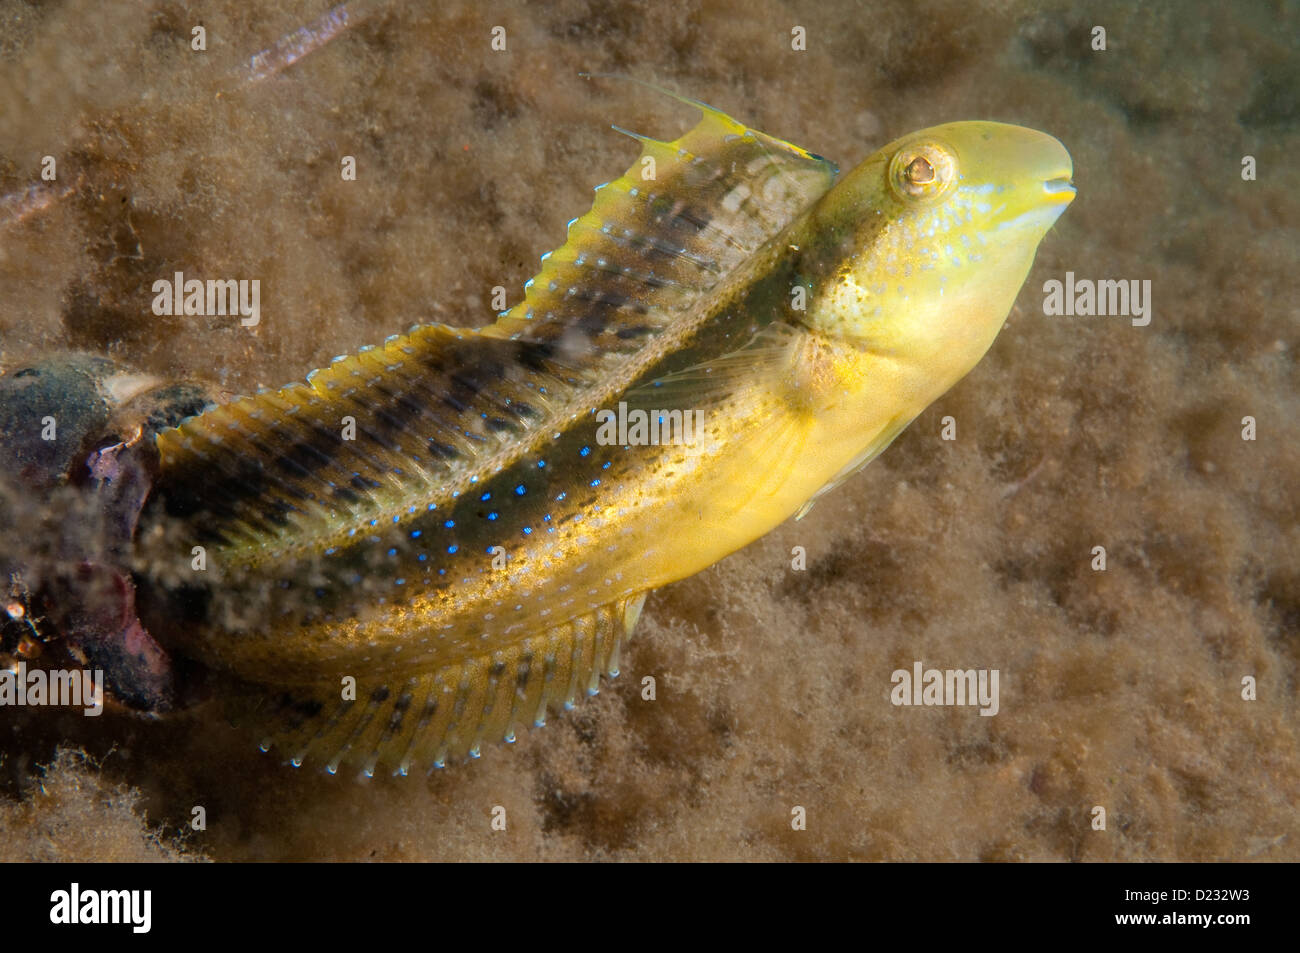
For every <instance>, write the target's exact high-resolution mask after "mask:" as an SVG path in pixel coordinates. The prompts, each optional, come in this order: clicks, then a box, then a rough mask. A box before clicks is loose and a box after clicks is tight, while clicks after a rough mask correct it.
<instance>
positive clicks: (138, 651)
mask: <svg viewBox="0 0 1300 953" xmlns="http://www.w3.org/2000/svg"><path fill="white" fill-rule="evenodd" d="M210 399H211V398H210V394H209V392H208V391H207V390H206V389H205V388H203V387H202V386H200V385H197V384H194V383H190V382H183V381H182V382H175V381H162V380H159V379H157V378H153V377H148V376H145V375H141V374H137V373H134V372H133V371H131V370H129V369H127V368H124V367H121V366H120V365H118V364H115V363H114V362H112V361H109V360H105V359H103V358H99V357H94V356H91V355H83V354H70V355H64V356H60V357H56V358H52V359H49V360H45V361H41V362H39V363H36V364H33V365H30V366H27V367H22V368H18V369H14V370H12V371H10V372H9V373H6V374H4V375H3V376H0V450H2V451H3V453H4V457H5V461H4V462H5V465H4V467H3V468H2V469H0V574H2V575H0V578H3V579H4V580H7V582H8V586H7V588H8V601H7V606H8V608H9V609H11V610H12V611H6V615H5V619H6V623H5V628H4V640H3V644H0V652H2V653H4V655H5V656H7V658H3V659H0V662H4V663H6V664H10V663H11V662H12V660H13V658H14V657H15V656H16V655H17V654H20V653H19V647H20V646H21V647H22V648H23V650H24V653H28V652H30V651H31V650H32V642H33V640H37V641H39V642H40V643H41V645H42V647H47V648H49V649H50V650H51V651H49V652H44V651H41V652H39V654H41V655H42V656H43V657H44V658H43V661H45V660H48V661H50V663H51V664H56V663H57V662H58V661H59V659H60V657H62V658H63V659H64V660H68V659H69V658H70V659H71V660H75V661H76V662H78V663H80V664H82V665H87V666H90V667H92V668H96V669H102V670H103V672H104V680H105V686H106V690H107V692H108V694H109V695H110V699H111V700H114V701H117V702H119V703H121V704H124V705H126V706H127V707H129V708H133V709H136V710H138V711H144V712H160V711H167V710H169V709H171V708H174V707H176V705H177V703H178V698H179V695H178V691H177V687H176V684H175V673H174V671H173V666H172V663H171V660H170V659H169V658H168V656H167V654H166V653H165V652H164V651H163V650H162V649H161V648H160V647H159V646H158V645H157V643H156V642H155V641H154V640H153V638H152V637H151V636H150V635H149V633H148V632H147V631H146V630H145V628H144V626H143V625H141V623H140V621H139V619H138V618H137V616H136V611H135V584H134V582H133V580H132V576H131V566H130V554H131V540H132V537H133V536H134V533H135V527H136V522H137V519H138V517H139V514H140V509H141V507H143V505H144V502H145V500H146V499H147V498H148V496H149V492H150V489H151V488H152V485H153V482H154V477H155V474H156V472H157V453H156V451H155V449H154V437H155V435H156V434H157V433H158V431H159V430H161V429H163V428H166V427H171V426H175V425H176V424H177V423H179V422H180V421H181V420H183V419H184V418H186V417H189V416H192V415H193V414H196V413H198V412H199V411H201V410H202V409H203V408H204V406H205V405H207V404H208V403H210ZM23 657H27V655H26V654H23Z"/></svg>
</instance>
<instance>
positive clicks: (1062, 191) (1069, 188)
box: [1043, 172, 1078, 202]
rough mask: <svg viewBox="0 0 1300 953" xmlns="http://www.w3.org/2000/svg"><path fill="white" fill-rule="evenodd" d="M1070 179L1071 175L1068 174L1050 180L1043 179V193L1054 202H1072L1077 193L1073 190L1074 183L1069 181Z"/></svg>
mask: <svg viewBox="0 0 1300 953" xmlns="http://www.w3.org/2000/svg"><path fill="white" fill-rule="evenodd" d="M1071 179H1072V173H1069V172H1067V173H1065V174H1064V175H1056V176H1053V177H1052V178H1050V179H1044V180H1043V191H1044V192H1046V193H1047V195H1048V196H1049V197H1050V198H1052V199H1053V200H1054V201H1057V202H1071V201H1073V200H1074V196H1075V194H1076V193H1077V191H1078V190H1077V189H1075V187H1074V182H1073V181H1071Z"/></svg>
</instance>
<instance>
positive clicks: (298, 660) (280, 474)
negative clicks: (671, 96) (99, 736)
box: [138, 104, 1074, 773]
mask: <svg viewBox="0 0 1300 953" xmlns="http://www.w3.org/2000/svg"><path fill="white" fill-rule="evenodd" d="M695 105H697V106H699V107H700V108H701V110H702V112H703V119H702V121H701V122H700V123H699V124H698V125H697V126H696V127H695V128H694V129H692V130H691V131H690V132H688V133H687V134H686V135H684V136H683V137H681V138H680V139H678V140H676V141H674V142H658V141H655V140H649V139H644V138H641V137H638V138H639V139H641V142H642V156H641V158H640V160H638V162H637V163H636V164H634V165H633V167H632V168H631V169H630V170H629V172H628V173H627V174H626V175H624V176H623V177H622V178H620V179H617V180H615V181H613V182H610V183H608V184H606V185H605V186H602V187H600V188H598V190H597V198H596V201H595V203H594V205H593V207H592V209H591V211H590V212H589V213H588V214H587V215H585V216H582V217H581V218H578V219H575V220H574V221H573V222H571V223H570V227H569V235H568V240H567V242H566V244H565V245H564V246H563V247H562V248H560V249H558V250H557V251H556V252H554V253H552V254H551V255H548V256H546V257H545V258H544V259H543V262H544V266H543V269H542V271H541V272H540V273H539V274H538V275H537V276H536V277H535V278H534V279H533V280H532V281H530V282H529V283H528V285H527V286H526V295H525V298H524V300H523V301H522V302H521V303H520V304H518V305H517V306H515V307H514V308H512V309H511V310H510V311H508V312H506V313H505V314H504V315H502V317H501V318H500V319H499V320H498V321H497V322H496V323H495V324H493V325H491V326H489V327H487V328H484V329H482V330H480V331H471V330H466V329H454V328H449V327H444V326H439V325H427V326H423V327H417V328H414V329H412V330H411V332H410V333H409V334H407V335H403V336H399V337H395V338H391V339H389V340H388V341H387V342H385V343H384V345H382V346H380V347H377V348H372V349H366V350H363V351H362V352H361V353H359V354H357V355H355V356H352V357H349V358H344V359H340V360H338V361H336V362H335V363H334V364H332V365H331V366H330V367H328V368H325V369H322V370H320V371H317V372H315V373H313V375H311V376H310V377H309V378H308V381H307V382H305V383H302V384H296V385H291V386H290V387H287V388H284V389H282V390H280V391H276V392H267V393H263V394H259V395H257V396H254V397H251V398H245V399H241V400H238V401H235V402H233V403H230V404H227V405H225V406H222V407H217V408H214V409H211V410H209V411H208V412H206V413H204V414H201V415H199V416H197V417H195V418H192V419H190V420H188V421H186V422H184V423H182V424H181V425H180V426H179V427H177V428H175V429H173V430H169V431H164V432H163V433H162V434H160V435H159V438H158V450H159V454H160V474H161V475H160V477H159V486H158V489H157V493H156V496H155V499H154V501H153V504H152V505H151V507H150V508H149V509H148V510H146V513H145V514H144V517H143V519H142V524H141V525H142V529H141V531H140V534H139V540H138V544H139V551H140V553H141V560H142V565H144V566H146V567H147V568H146V569H145V570H142V571H141V573H140V576H141V577H142V578H145V579H147V580H149V582H148V583H146V584H144V585H142V599H141V602H142V609H141V611H142V615H143V617H144V618H145V620H146V622H147V624H148V627H149V629H150V631H151V632H155V633H157V634H158V635H159V637H160V638H164V639H166V641H167V643H168V644H169V645H170V646H172V647H174V648H175V649H176V650H177V651H180V652H182V653H183V654H187V655H192V656H195V657H197V658H199V659H201V660H203V661H205V662H206V663H208V664H209V665H211V666H212V667H214V668H217V669H220V670H223V671H227V672H230V673H232V674H234V675H236V676H237V677H238V678H240V679H241V680H243V681H244V682H246V683H248V684H249V685H251V686H252V691H253V693H254V694H257V693H261V694H265V695H268V696H269V695H275V696H276V697H278V698H279V699H280V707H279V709H278V710H277V713H276V714H275V716H274V718H273V719H272V721H273V722H275V723H276V724H277V727H276V728H275V729H274V730H273V731H272V732H271V734H270V735H269V736H268V739H267V743H268V744H275V745H276V746H278V747H279V748H280V749H281V750H283V751H285V753H286V755H287V756H288V757H289V758H290V759H291V760H292V761H293V762H294V763H301V762H302V761H304V760H311V759H319V760H321V761H324V762H325V763H327V765H328V767H329V768H330V770H331V771H332V770H336V769H337V768H338V766H339V765H341V764H344V763H355V764H358V765H360V766H361V768H362V769H363V770H364V771H365V772H366V773H371V772H373V771H374V770H375V768H376V767H377V766H379V765H383V766H385V767H389V768H392V769H395V770H396V771H397V772H399V773H405V772H406V771H408V770H409V769H410V768H411V767H412V766H415V765H430V764H432V765H441V764H443V763H444V762H445V761H447V760H448V759H454V758H459V757H463V756H464V755H466V754H469V755H476V754H477V753H478V751H479V748H480V746H481V744H482V743H483V742H485V741H494V740H499V739H500V738H503V737H504V738H507V739H511V738H513V735H514V729H515V727H516V726H518V725H525V724H530V723H532V724H539V723H541V722H542V721H543V720H544V719H545V717H546V714H547V712H548V711H552V710H555V709H557V708H561V707H567V706H569V705H571V704H572V703H573V701H574V700H575V698H576V697H577V696H578V695H579V694H581V693H582V692H584V691H587V692H594V691H595V690H596V688H597V686H598V680H599V676H600V675H601V674H602V673H609V672H616V670H617V655H618V647H619V644H620V643H621V641H622V640H623V639H624V638H625V637H626V635H627V634H628V633H629V632H630V631H631V628H632V627H633V626H634V625H635V621H636V616H637V614H638V613H639V611H640V607H641V604H642V601H643V600H644V598H645V594H646V593H647V592H648V591H650V590H652V589H655V588H657V587H659V586H662V585H665V584H667V583H669V582H672V581H675V580H678V579H681V578H684V577H686V576H689V575H692V574H693V573H695V572H698V571H700V570H701V569H703V568H705V567H707V566H709V565H711V564H712V563H714V562H716V561H718V560H719V559H721V558H723V557H724V556H726V555H728V554H729V553H732V552H734V551H735V550H737V549H739V548H741V547H743V546H744V545H746V544H747V543H749V542H751V541H753V540H754V539H756V538H758V537H759V536H762V535H763V534H764V533H766V532H768V531H769V530H771V529H772V528H773V527H775V526H777V525H778V524H780V523H781V522H783V521H784V520H786V519H788V518H789V517H790V516H792V515H796V514H801V513H802V512H803V511H805V510H806V508H807V507H808V506H809V505H810V504H811V501H812V500H813V499H815V498H816V497H817V496H818V495H819V494H820V493H822V492H824V491H825V490H826V489H828V488H829V487H831V486H833V485H835V484H837V483H838V482H840V481H842V480H843V479H845V478H846V477H847V476H848V475H850V474H851V473H852V472H854V471H855V470H857V469H859V468H861V467H862V466H864V465H865V464H866V463H867V462H869V461H870V460H871V459H872V458H873V457H874V456H875V455H876V454H878V453H879V452H880V451H881V450H883V449H884V448H885V447H886V446H888V444H889V442H890V441H891V440H892V439H893V438H894V437H895V436H897V434H898V433H899V432H900V431H901V430H902V429H903V428H904V427H906V426H907V424H908V423H909V422H910V421H911V420H912V419H913V418H914V417H915V416H916V415H917V414H919V413H920V412H921V411H922V410H923V409H924V408H925V407H926V406H927V405H928V404H929V403H931V402H932V401H933V400H934V399H936V398H937V397H938V396H939V395H941V394H942V393H943V392H944V391H946V390H947V389H948V388H949V387H951V386H952V384H953V383H955V382H956V381H957V380H959V379H960V378H961V377H962V376H963V375H964V374H965V373H966V372H967V371H969V370H970V368H971V367H973V366H974V364H975V363H976V362H977V361H978V360H979V358H980V357H981V356H982V355H983V354H984V352H985V351H986V350H987V348H988V347H989V345H990V344H991V342H992V341H993V339H994V337H995V335H996V334H997V331H998V330H999V329H1000V327H1001V325H1002V323H1003V321H1004V320H1005V317H1006V314H1007V312H1008V310H1009V309H1010V307H1011V305H1012V303H1013V301H1014V299H1015V296H1016V294H1017V292H1018V291H1019V289H1020V286H1021V284H1022V283H1023V281H1024V278H1025V276H1026V274H1027V272H1028V269H1029V266H1030V264H1031V263H1032V260H1033V256H1034V253H1035V250H1036V248H1037V245H1038V242H1039V241H1040V239H1041V238H1042V236H1043V235H1044V234H1045V233H1046V231H1047V229H1048V228H1049V227H1050V226H1051V224H1052V223H1053V222H1054V221H1055V219H1056V217H1057V216H1058V215H1059V214H1060V212H1061V211H1062V210H1063V209H1064V207H1065V205H1066V204H1068V202H1069V200H1070V199H1071V198H1072V197H1073V194H1074V190H1073V188H1072V187H1071V186H1070V185H1069V178H1070V175H1071V166H1070V160H1069V156H1068V154H1067V153H1066V151H1065V149H1064V148H1063V147H1062V146H1061V145H1060V144H1059V143H1058V142H1057V141H1056V140H1055V139H1053V138H1051V137H1050V136H1046V135H1044V134H1042V133H1038V132H1034V131H1032V130H1028V129H1023V128H1020V127H1015V126H1006V125H1000V124H995V123H975V122H966V123H953V124H950V125H947V126H940V127H936V128H934V129H930V130H925V131H923V132H919V133H916V134H914V135H912V136H908V137H905V138H903V139H900V140H897V141H895V142H893V143H890V144H889V145H888V146H886V147H884V148H883V149H881V150H880V151H879V152H877V153H875V154H874V155H872V156H871V157H870V158H868V159H867V160H866V161H865V162H863V163H862V164H861V165H860V166H858V167H857V168H856V169H854V170H853V171H852V172H850V173H849V174H848V175H846V176H844V177H843V178H841V179H840V181H838V182H836V181H835V178H836V169H835V167H834V166H833V165H832V164H831V163H829V162H827V161H826V160H825V159H822V158H821V157H819V156H816V155H813V154H811V153H809V152H807V151H805V150H803V149H801V148H799V147H797V146H793V145H791V144H789V143H786V142H782V141H781V140H778V139H775V138H772V137H770V136H767V135H765V134H763V133H760V132H757V131H756V130H753V129H750V128H748V127H746V126H744V125H743V124H741V123H738V122H736V121H735V120H733V119H731V118H730V117H728V116H725V115H724V114H722V113H720V112H718V111H716V110H713V109H711V108H709V107H705V106H703V105H702V104H695ZM647 157H649V158H650V159H651V160H653V162H652V163H650V165H651V166H652V167H653V168H654V170H655V174H654V176H653V177H646V176H645V174H644V170H645V169H646V168H647V163H646V162H645V159H646V158H647ZM196 554H197V555H196ZM349 680H352V685H354V686H355V689H356V690H355V694H354V695H353V696H351V697H349V694H348V690H347V689H348V685H349Z"/></svg>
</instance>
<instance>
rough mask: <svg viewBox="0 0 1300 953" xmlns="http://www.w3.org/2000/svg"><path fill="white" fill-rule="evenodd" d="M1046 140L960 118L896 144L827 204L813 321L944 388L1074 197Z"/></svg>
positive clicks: (976, 348)
mask: <svg viewBox="0 0 1300 953" xmlns="http://www.w3.org/2000/svg"><path fill="white" fill-rule="evenodd" d="M1072 175H1073V166H1072V164H1071V161H1070V155H1069V153H1068V152H1066V150H1065V147H1064V146H1062V145H1061V143H1060V142H1058V141H1057V140H1056V139H1054V138H1053V137H1052V136H1049V135H1047V134H1045V133H1042V132H1037V131H1035V130H1033V129H1026V128H1024V127H1021V126H1013V125H1006V124H1004V123H994V122H957V123H949V124H947V125H942V126H935V127H932V128H930V129H925V130H922V131H920V132H916V133H913V134H911V135H909V136H904V137H903V138H901V139H897V140H895V141H894V142H891V143H890V144H889V145H887V146H885V147H884V148H883V149H881V150H879V151H878V152H876V153H875V154H873V155H872V156H871V157H869V158H868V159H866V160H865V161H864V162H863V163H862V164H861V165H859V166H858V167H857V168H856V169H854V170H853V171H852V172H851V173H849V174H848V175H847V176H846V177H845V178H844V179H843V180H841V182H839V183H838V184H837V185H836V186H835V187H834V188H833V189H831V191H830V192H828V193H827V194H826V196H825V197H824V198H823V199H822V201H821V204H820V207H819V208H818V209H817V210H815V215H816V216H817V217H818V218H819V219H820V220H821V221H820V225H821V228H822V232H821V233H822V234H826V235H832V236H837V244H836V246H835V248H834V249H833V251H832V256H833V261H834V264H833V267H831V268H829V269H827V272H828V277H829V279H830V280H829V281H827V282H823V283H822V288H821V293H820V294H819V295H817V296H816V298H815V300H814V303H813V306H812V307H811V308H810V309H809V311H810V313H809V316H808V321H807V322H806V323H807V324H808V325H810V326H811V327H813V328H814V329H816V330H820V331H822V332H824V333H826V334H828V335H830V336H833V337H834V336H840V337H847V338H850V339H852V340H853V341H854V342H857V343H858V344H860V345H863V346H865V347H867V348H870V349H871V350H873V351H875V352H877V353H879V354H882V355H890V356H893V357H894V358H896V359H898V360H900V361H905V362H913V363H915V364H919V365H922V366H923V367H924V369H925V370H926V371H928V372H929V373H930V374H931V376H932V377H934V379H935V380H936V381H938V382H939V383H941V384H942V389H943V390H946V389H947V387H948V386H951V384H952V383H954V382H955V381H956V380H957V379H959V378H960V377H961V376H963V375H964V374H965V373H966V372H967V371H968V370H970V368H971V367H973V366H974V365H975V363H976V362H977V361H978V360H979V359H980V357H982V356H983V354H984V352H985V351H986V350H987V349H988V347H989V345H991V344H992V342H993V339H994V337H996V335H997V333H998V331H999V330H1000V329H1001V327H1002V324H1003V322H1004V321H1005V320H1006V316H1007V313H1008V312H1009V311H1010V309H1011V306H1012V304H1013V303H1014V301H1015V298H1016V295H1017V293H1018V292H1019V291H1020V287H1021V285H1022V284H1023V283H1024V280H1025V277H1026V276H1027V275H1028V273H1029V267H1030V265H1031V264H1032V263H1033V259H1034V254H1035V252H1036V250H1037V248H1038V244H1039V242H1040V241H1041V240H1042V238H1043V236H1044V235H1045V234H1046V233H1047V231H1048V229H1049V228H1051V226H1052V224H1053V223H1054V222H1055V221H1056V219H1057V218H1058V217H1059V216H1060V214H1061V213H1062V212H1063V211H1064V210H1065V207H1066V206H1067V205H1069V203H1070V201H1071V200H1072V199H1073V198H1074V194H1075V189H1074V186H1073V184H1072V183H1071V181H1070V180H1071V176H1072Z"/></svg>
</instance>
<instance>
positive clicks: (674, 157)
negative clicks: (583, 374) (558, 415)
mask: <svg viewBox="0 0 1300 953" xmlns="http://www.w3.org/2000/svg"><path fill="white" fill-rule="evenodd" d="M669 95H672V94H669ZM674 98H676V99H679V100H680V101H682V102H685V103H688V104H690V105H693V106H695V107H697V108H698V109H699V110H700V111H701V113H702V114H703V115H702V118H701V120H700V122H699V123H698V124H696V125H695V126H694V127H693V128H692V129H691V130H690V131H689V132H687V133H686V134H685V135H683V136H681V137H680V138H679V139H675V140H673V141H672V142H661V141H659V140H656V139H650V138H648V137H645V136H641V135H638V134H636V133H632V132H628V131H627V130H625V129H621V128H620V127H618V126H615V127H614V128H615V129H616V130H618V131H619V132H623V133H624V134H626V135H629V136H631V137H632V138H634V139H636V140H637V141H638V142H640V143H641V155H640V156H639V157H638V158H637V161H636V162H634V163H633V164H632V167H631V168H630V169H628V170H627V172H625V173H624V174H623V175H622V176H621V177H620V178H618V179H614V180H613V181H611V182H606V183H605V184H604V185H600V186H597V187H596V199H595V202H594V203H593V204H592V207H591V210H590V211H589V212H587V214H586V215H583V216H580V217H579V218H575V219H574V220H573V221H571V222H570V223H569V230H568V239H567V241H565V243H564V244H563V245H562V246H561V247H560V248H558V249H557V250H556V251H554V252H552V253H550V254H548V255H545V256H543V259H542V263H543V267H542V270H541V271H540V272H539V273H538V274H537V275H536V277H534V278H533V279H532V280H531V281H529V282H528V284H527V285H525V289H526V290H525V298H524V300H523V301H522V302H521V303H520V304H518V305H516V306H515V307H513V308H511V309H510V310H509V311H508V312H506V313H505V314H504V315H503V316H502V317H501V319H500V320H499V321H498V322H497V323H496V324H495V325H493V326H491V327H490V328H486V329H484V333H485V334H487V335H490V336H493V337H518V338H524V339H528V340H535V341H560V342H563V343H564V345H565V348H564V350H565V352H566V353H572V352H577V353H582V352H586V353H587V354H591V355H597V356H600V357H602V358H603V357H604V356H606V355H608V354H609V353H611V352H614V353H619V352H627V351H631V350H636V349H637V348H638V347H639V346H640V345H641V342H643V340H644V339H645V338H646V337H647V336H651V335H654V334H656V333H658V332H659V331H661V330H663V329H664V328H666V327H668V326H670V325H671V324H672V323H673V321H674V320H675V319H677V318H678V317H680V316H681V315H682V314H684V313H686V312H688V311H689V310H690V309H691V308H692V306H693V305H694V304H695V303H696V301H697V300H698V299H699V298H700V297H701V296H702V295H704V294H706V293H707V292H708V291H709V290H710V289H712V288H713V287H715V286H716V285H717V284H718V283H719V282H720V281H722V280H723V279H724V278H725V277H726V276H727V275H729V274H730V273H731V272H732V271H734V270H735V269H736V267H737V266H738V265H740V264H741V263H742V262H744V261H745V260H746V259H747V258H748V257H749V256H750V255H752V254H753V253H754V252H755V251H756V250H757V249H758V248H759V247H760V246H761V245H762V244H763V242H765V241H767V240H768V239H769V238H771V237H772V236H773V235H775V234H776V233H777V232H779V231H780V230H781V229H782V228H784V227H785V226H786V225H787V224H789V223H790V222H791V221H792V220H793V219H794V218H795V217H796V216H797V215H798V214H799V213H800V212H801V211H803V210H804V209H805V208H807V207H808V206H809V205H811V204H812V202H813V201H815V200H816V199H817V198H818V197H820V196H821V195H822V194H823V193H824V192H825V191H826V190H827V189H828V188H830V186H831V184H832V182H833V181H834V178H835V173H836V169H835V166H834V164H833V163H831V162H828V161H827V160H826V159H823V158H822V157H820V156H817V155H813V154H812V153H810V152H807V151H805V150H804V149H801V148H799V147H798V146H795V145H791V144H790V143H788V142H783V141H782V140H780V139H776V138H774V137H772V136H768V135H766V134H765V133H762V132H759V131H758V130H756V129H751V128H749V127H748V126H746V125H744V124H743V123H740V122H737V121H736V120H735V119H733V118H731V117H730V116H728V115H727V114H725V113H723V112H721V111H719V110H717V109H714V108H712V107H711V106H706V105H705V104H703V103H699V102H695V101H694V100H689V99H685V98H683V97H679V96H674Z"/></svg>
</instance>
